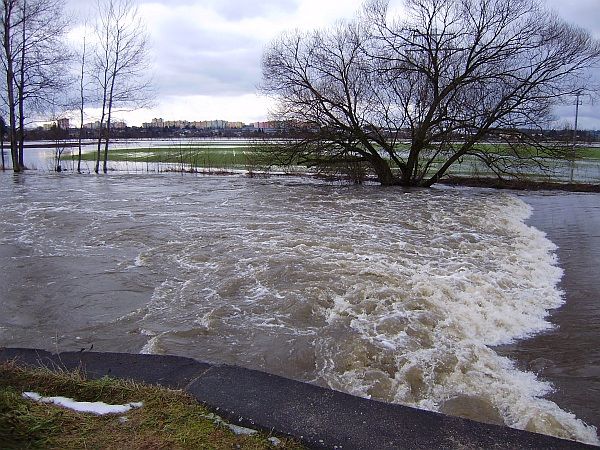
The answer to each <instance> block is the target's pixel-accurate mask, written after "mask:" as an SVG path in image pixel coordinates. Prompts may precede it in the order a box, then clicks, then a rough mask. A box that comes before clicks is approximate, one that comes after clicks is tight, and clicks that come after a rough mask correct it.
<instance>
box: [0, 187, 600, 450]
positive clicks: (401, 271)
mask: <svg viewBox="0 0 600 450" xmlns="http://www.w3.org/2000/svg"><path fill="white" fill-rule="evenodd" d="M53 180H54V179H53V178H51V177H50V176H48V177H42V176H40V177H38V178H37V180H36V179H33V180H32V179H28V181H27V182H26V185H25V186H21V185H17V186H16V187H14V188H13V189H14V192H11V193H10V195H7V197H5V198H4V199H3V200H2V207H3V208H2V212H1V213H0V225H2V226H3V230H4V233H3V235H2V244H3V245H4V246H5V248H6V249H11V250H10V251H11V252H14V255H13V254H12V253H11V255H13V256H10V258H12V260H11V261H13V262H14V263H15V264H17V265H16V266H15V267H18V268H19V270H20V272H19V273H20V276H21V277H24V278H25V279H26V280H27V281H26V282H25V283H23V284H22V287H19V286H16V285H15V287H14V290H15V292H16V294H15V295H14V296H13V297H14V298H15V300H14V304H13V303H11V301H12V300H7V301H5V303H4V304H3V305H1V306H0V307H1V308H2V310H1V311H0V312H1V313H2V314H1V316H2V317H5V319H3V320H2V322H1V323H0V345H15V343H18V344H20V345H19V346H23V345H27V344H30V345H32V346H38V347H43V346H46V347H48V348H50V349H52V350H55V348H56V347H57V346H59V345H60V346H61V349H69V348H77V349H78V348H79V347H80V346H82V345H83V344H89V343H92V342H93V343H95V347H94V348H95V349H98V350H107V351H138V352H145V353H170V354H178V355H183V356H189V357H194V358H198V359H203V360H207V361H210V362H216V363H230V364H237V365H241V366H245V367H249V368H253V369H259V370H264V371H267V372H271V373H275V374H278V375H282V376H286V377H290V378H294V379H299V380H303V381H309V382H313V383H317V384H320V385H324V386H329V387H331V388H333V389H337V390H341V391H344V392H349V393H352V394H355V395H360V396H364V397H369V398H374V399H378V400H382V401H387V402H396V403H402V404H406V405H412V406H416V407H419V408H425V409H429V410H433V411H441V412H444V413H447V414H454V415H460V416H463V417H469V418H473V419H476V420H483V421H487V422H491V423H499V424H506V425H508V426H511V427H516V428H521V429H527V430H530V431H536V432H540V433H546V434H552V435H555V436H559V437H564V438H567V439H575V440H579V441H583V442H589V443H595V444H598V443H600V442H599V441H598V437H597V434H596V430H595V428H594V427H592V426H589V425H586V424H585V423H584V422H582V421H581V420H580V419H578V418H577V417H576V416H575V415H573V414H572V413H570V412H567V411H565V410H563V409H561V408H560V407H559V406H558V405H557V404H555V403H553V402H551V401H549V400H547V399H545V398H544V397H545V396H546V395H547V394H548V393H549V392H551V390H552V389H553V387H552V385H551V384H550V383H549V382H547V381H544V380H542V379H540V378H539V377H538V376H537V375H535V374H534V373H531V372H526V371H523V370H520V369H518V368H517V367H516V365H515V363H514V362H512V361H511V360H510V359H508V358H506V357H503V356H500V355H499V354H498V353H497V352H496V351H495V350H494V348H495V346H498V345H501V344H506V343H510V342H514V341H515V340H519V339H524V338H527V337H528V336H531V335H533V334H536V333H541V332H544V331H545V330H549V329H550V328H551V327H552V324H551V323H550V321H549V320H548V315H549V314H550V312H551V311H552V310H554V309H555V308H558V307H559V306H561V305H562V304H563V301H564V300H563V294H562V292H561V291H560V289H559V287H558V286H559V282H560V280H561V276H562V270H561V269H560V268H559V266H558V262H557V258H556V247H555V246H554V244H553V243H552V242H551V241H550V240H548V239H547V237H546V236H545V235H544V233H542V232H541V231H539V230H537V229H535V228H533V227H530V226H528V225H527V224H526V220H527V219H528V217H529V216H530V214H531V208H530V207H529V206H528V205H527V204H526V203H524V202H523V201H522V200H520V199H519V198H517V197H516V196H514V195H510V194H506V193H498V192H492V191H481V190H471V189H464V190H462V189H424V190H411V191H405V190H402V189H399V188H390V189H382V188H378V187H374V186H365V187H355V186H335V185H328V184H323V183H307V182H306V181H305V180H299V179H286V180H274V179H270V180H251V179H244V178H240V177H230V178H227V177H197V178H196V177H180V176H138V177H135V176H131V177H128V176H124V175H123V176H115V177H112V178H110V177H106V178H96V177H80V178H77V177H71V178H61V179H60V180H61V181H60V183H61V187H60V189H58V190H57V189H55V185H53V183H56V181H53ZM27 183H29V184H30V185H27ZM57 192H59V193H60V195H58V194H57ZM19 196H21V197H19ZM20 200H21V201H20ZM6 251H8V250H6ZM11 264H12V263H11ZM19 264H21V265H20V266H19ZM7 268H9V266H8V265H7V266H6V267H5V269H6V270H8V269H7ZM28 268H29V269H28ZM27 270H29V272H27V273H26V274H25V275H23V271H27ZM6 273H7V274H8V275H6V277H7V278H6V279H7V280H9V279H12V278H10V277H9V273H8V272H6ZM19 289H21V290H22V291H23V292H22V293H21V292H20V291H19ZM32 292H33V293H34V294H33V295H32V294H31V293H32ZM11 298H12V297H11ZM40 317H43V319H42V318H40ZM65 317H69V318H70V320H67V321H65V320H64V318H65ZM9 318H10V319H9ZM44 343H46V344H44Z"/></svg>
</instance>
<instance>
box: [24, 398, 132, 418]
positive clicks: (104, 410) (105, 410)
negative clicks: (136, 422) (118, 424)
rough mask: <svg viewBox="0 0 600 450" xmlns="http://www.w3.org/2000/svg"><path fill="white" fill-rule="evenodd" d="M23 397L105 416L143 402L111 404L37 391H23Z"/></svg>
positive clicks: (124, 411) (127, 409)
mask: <svg viewBox="0 0 600 450" xmlns="http://www.w3.org/2000/svg"><path fill="white" fill-rule="evenodd" d="M23 398H27V399H29V400H34V401H36V402H41V403H54V404H55V405H58V406H62V407H63V408H68V409H71V410H73V411H77V412H84V413H90V414H96V415H99V416H103V415H105V414H124V413H126V412H128V411H130V410H132V409H133V408H141V407H142V406H143V403H142V402H136V403H126V404H124V405H109V404H107V403H104V402H78V401H76V400H73V399H72V398H67V397H42V396H41V395H40V394H38V393H37V392H23Z"/></svg>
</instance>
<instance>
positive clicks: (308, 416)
mask: <svg viewBox="0 0 600 450" xmlns="http://www.w3.org/2000/svg"><path fill="white" fill-rule="evenodd" d="M11 360H15V361H17V362H19V363H21V364H24V365H29V366H38V367H39V366H44V367H48V368H51V369H62V370H73V369H81V370H82V371H83V372H84V373H85V374H86V376H88V377H89V378H101V377H104V376H110V377H114V378H126V379H131V380H134V381H138V382H144V383H148V384H158V385H161V386H164V387H168V388H172V389H183V390H185V391H187V392H188V393H189V394H191V395H193V396H194V397H195V398H196V399H197V400H198V401H199V402H201V403H202V404H204V405H206V406H208V407H209V408H210V409H212V410H213V411H215V412H216V413H217V414H219V415H220V416H222V417H223V418H225V419H227V420H229V421H230V422H231V423H234V424H236V425H242V426H246V427H250V428H255V429H260V430H263V431H275V432H277V433H279V434H282V435H288V436H292V437H295V438H297V439H299V440H300V441H301V442H303V443H304V444H306V445H307V446H309V447H311V448H329V449H336V448H339V449H379V450H384V449H399V448H407V449H408V448H410V449H439V448H444V449H450V448H460V449H473V448H485V449H579V448H582V449H583V448H598V447H594V446H590V445H586V444H582V443H579V442H573V441H568V440H562V439H558V438H554V437H550V436H546V435H542V434H536V433H530V432H526V431H522V430H516V429H513V428H508V427H501V426H496V425H488V424H484V423H479V422H475V421H472V420H467V419H461V418H458V417H451V416H445V415H443V414H438V413H434V412H430V411H424V410H419V409H415V408H410V407H407V406H402V405H396V404H389V403H383V402H379V401H374V400H368V399H364V398H360V397H355V396H352V395H348V394H344V393H341V392H338V391H334V390H331V389H326V388H322V387H319V386H315V385H311V384H308V383H303V382H299V381H294V380H290V379H287V378H283V377H279V376H276V375H271V374H268V373H264V372H259V371H255V370H249V369H244V368H241V367H235V366H228V365H212V364H208V363H204V362H200V361H196V360H194V359H190V358H184V357H178V356H163V355H140V354H126V353H97V352H62V353H57V354H53V353H50V352H48V351H44V350H36V349H19V348H0V361H11Z"/></svg>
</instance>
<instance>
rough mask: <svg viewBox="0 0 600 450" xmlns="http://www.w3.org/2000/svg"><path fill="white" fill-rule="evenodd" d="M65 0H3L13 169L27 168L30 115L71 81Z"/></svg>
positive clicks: (4, 64)
mask: <svg viewBox="0 0 600 450" xmlns="http://www.w3.org/2000/svg"><path fill="white" fill-rule="evenodd" d="M62 7H63V2H62V0H3V3H2V16H3V17H2V22H3V23H2V25H3V27H2V34H3V36H2V37H3V44H4V45H3V52H2V63H3V69H4V75H5V77H3V78H4V80H3V81H4V82H5V90H6V92H7V103H8V104H7V107H8V108H7V109H8V114H9V139H10V142H11V154H12V159H13V168H14V170H15V171H17V172H18V171H21V170H23V169H24V168H25V165H24V161H23V154H24V152H23V147H24V130H25V124H26V121H27V118H28V117H31V115H33V114H34V113H35V112H39V111H41V110H42V109H43V108H45V107H46V106H47V105H48V103H50V102H52V101H53V100H52V99H54V98H56V93H57V92H58V91H60V90H61V89H63V88H64V87H65V86H66V84H67V81H66V80H67V78H66V76H65V74H66V73H67V71H66V70H65V67H66V65H67V63H68V62H69V60H70V53H69V52H68V51H67V49H66V46H65V45H64V43H63V38H64V35H65V33H66V30H67V26H68V22H67V20H66V18H65V16H64V13H63V8H62Z"/></svg>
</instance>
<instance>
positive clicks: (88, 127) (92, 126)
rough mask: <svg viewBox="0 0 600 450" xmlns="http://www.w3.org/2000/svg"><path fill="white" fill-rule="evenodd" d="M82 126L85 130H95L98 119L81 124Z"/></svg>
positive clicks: (98, 126) (98, 122) (98, 124)
mask: <svg viewBox="0 0 600 450" xmlns="http://www.w3.org/2000/svg"><path fill="white" fill-rule="evenodd" d="M83 128H85V129H86V130H97V129H98V128H100V121H99V120H97V121H95V122H90V123H86V124H84V125H83Z"/></svg>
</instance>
